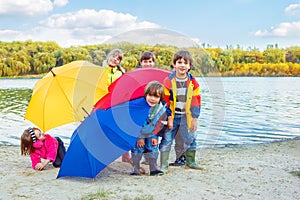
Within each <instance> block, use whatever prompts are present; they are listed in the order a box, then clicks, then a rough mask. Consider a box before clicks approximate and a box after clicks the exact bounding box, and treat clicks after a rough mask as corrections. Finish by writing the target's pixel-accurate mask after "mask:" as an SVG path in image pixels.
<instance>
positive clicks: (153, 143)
mask: <svg viewBox="0 0 300 200" xmlns="http://www.w3.org/2000/svg"><path fill="white" fill-rule="evenodd" d="M151 143H152V146H157V145H158V140H157V139H155V138H152V139H151Z"/></svg>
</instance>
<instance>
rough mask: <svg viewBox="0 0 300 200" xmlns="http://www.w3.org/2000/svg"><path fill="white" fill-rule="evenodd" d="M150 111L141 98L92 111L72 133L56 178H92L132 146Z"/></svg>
mask: <svg viewBox="0 0 300 200" xmlns="http://www.w3.org/2000/svg"><path fill="white" fill-rule="evenodd" d="M149 109H150V106H149V105H148V104H147V102H146V101H145V98H144V97H142V98H139V99H135V100H132V101H129V102H125V103H123V104H120V105H116V106H114V107H111V108H109V109H107V110H102V109H100V110H96V111H95V112H93V113H92V114H91V115H90V116H88V117H87V118H85V119H84V121H83V122H82V123H81V124H80V125H79V127H78V128H77V129H76V130H75V131H74V133H73V135H72V138H71V143H70V146H69V148H68V150H67V153H66V155H65V157H64V160H63V163H62V165H61V167H60V170H59V173H58V176H57V178H60V177H64V176H80V177H88V178H94V177H95V176H96V175H97V174H98V173H99V172H100V171H101V170H102V169H104V168H105V167H106V166H107V165H109V164H110V163H111V162H113V161H114V160H115V159H117V158H119V157H120V156H121V155H123V154H124V153H125V152H128V151H129V150H130V149H132V148H133V147H134V146H135V143H136V140H137V135H138V133H139V131H140V129H141V127H142V126H143V124H144V123H145V120H146V118H147V116H148V112H149Z"/></svg>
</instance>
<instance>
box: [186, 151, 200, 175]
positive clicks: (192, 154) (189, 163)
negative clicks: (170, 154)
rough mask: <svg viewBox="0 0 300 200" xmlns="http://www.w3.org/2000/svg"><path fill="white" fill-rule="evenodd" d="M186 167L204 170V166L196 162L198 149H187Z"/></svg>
mask: <svg viewBox="0 0 300 200" xmlns="http://www.w3.org/2000/svg"><path fill="white" fill-rule="evenodd" d="M185 155H186V168H190V169H197V170H202V169H203V167H202V166H201V165H199V164H197V163H196V161H195V160H196V151H186V153H185Z"/></svg>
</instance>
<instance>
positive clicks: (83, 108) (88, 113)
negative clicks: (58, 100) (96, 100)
mask: <svg viewBox="0 0 300 200" xmlns="http://www.w3.org/2000/svg"><path fill="white" fill-rule="evenodd" d="M81 108H82V110H83V111H84V112H85V113H86V114H87V115H88V116H90V114H89V112H88V111H87V110H86V109H85V108H84V107H81Z"/></svg>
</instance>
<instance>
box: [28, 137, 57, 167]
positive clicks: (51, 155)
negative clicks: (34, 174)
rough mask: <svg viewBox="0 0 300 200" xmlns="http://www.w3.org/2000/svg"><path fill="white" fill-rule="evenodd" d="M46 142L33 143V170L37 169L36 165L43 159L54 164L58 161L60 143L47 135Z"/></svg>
mask: <svg viewBox="0 0 300 200" xmlns="http://www.w3.org/2000/svg"><path fill="white" fill-rule="evenodd" d="M45 137H46V139H45V140H43V141H42V140H37V141H36V142H35V143H33V147H34V151H33V153H31V154H30V159H31V162H32V168H33V169H35V166H36V164H38V163H40V162H41V158H43V159H48V160H50V161H51V162H54V161H55V159H56V154H57V148H58V142H57V140H56V138H54V137H51V136H50V135H49V134H45Z"/></svg>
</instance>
